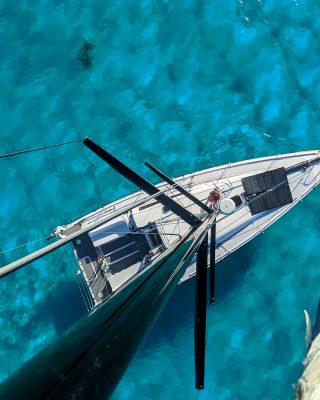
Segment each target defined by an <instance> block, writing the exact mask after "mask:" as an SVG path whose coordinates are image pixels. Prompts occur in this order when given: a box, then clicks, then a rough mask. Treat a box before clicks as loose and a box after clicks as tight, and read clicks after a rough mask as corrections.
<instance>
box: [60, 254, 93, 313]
mask: <svg viewBox="0 0 320 400" xmlns="http://www.w3.org/2000/svg"><path fill="white" fill-rule="evenodd" d="M63 250H64V255H65V258H66V260H67V263H68V264H69V263H70V260H69V257H68V256H69V254H68V252H67V251H66V248H65V247H64V249H63ZM71 265H72V267H73V269H75V268H74V267H75V266H74V263H71ZM72 275H73V276H74V279H75V281H76V283H77V285H78V288H79V290H80V293H81V297H82V300H83V302H84V304H85V307H86V309H87V312H89V307H88V305H87V302H86V300H85V298H84V295H83V293H82V290H81V288H80V284H79V282H78V280H77V276H76V271H75V272H74V273H73V274H72Z"/></svg>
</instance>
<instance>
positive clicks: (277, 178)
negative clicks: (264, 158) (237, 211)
mask: <svg viewBox="0 0 320 400" xmlns="http://www.w3.org/2000/svg"><path fill="white" fill-rule="evenodd" d="M242 185H243V187H244V190H245V196H246V197H247V198H248V197H250V199H253V198H254V197H255V196H257V199H256V200H253V201H251V202H250V203H249V208H250V211H251V213H252V214H253V215H254V214H258V213H260V212H262V211H266V210H271V209H273V208H277V207H281V206H284V205H286V204H290V203H292V202H293V199H292V194H291V191H290V187H289V183H288V178H287V173H286V170H285V169H284V168H277V169H274V170H271V171H267V172H263V173H261V174H257V175H253V176H248V177H246V178H243V179H242ZM277 185H279V187H276V188H275V189H273V188H274V187H275V186H277ZM270 189H273V190H270ZM268 190H270V191H269V192H267V191H268ZM265 192H267V193H265ZM262 193H265V194H264V195H263V196H258V195H261V194H262Z"/></svg>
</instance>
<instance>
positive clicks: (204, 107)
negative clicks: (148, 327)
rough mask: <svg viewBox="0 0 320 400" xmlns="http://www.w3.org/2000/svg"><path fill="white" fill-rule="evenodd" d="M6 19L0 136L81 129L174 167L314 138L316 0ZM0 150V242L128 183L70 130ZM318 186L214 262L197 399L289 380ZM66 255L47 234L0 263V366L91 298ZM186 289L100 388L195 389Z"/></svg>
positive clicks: (39, 233) (25, 11)
mask: <svg viewBox="0 0 320 400" xmlns="http://www.w3.org/2000/svg"><path fill="white" fill-rule="evenodd" d="M0 32H1V35H0V41H1V45H0V56H1V64H0V79H1V90H0V104H1V113H0V126H1V128H0V129H1V153H4V152H7V151H14V150H20V149H25V148H31V147H37V146H42V145H46V144H51V143H59V142H62V141H67V140H73V139H77V138H82V137H84V136H86V135H88V136H90V137H92V138H93V139H94V140H96V141H97V142H98V143H101V144H105V145H108V146H110V147H112V148H114V149H117V150H119V151H122V152H124V153H127V154H129V155H131V156H132V157H134V158H137V159H140V160H149V161H151V162H153V163H154V164H155V165H157V166H158V167H159V168H160V169H162V170H163V171H165V172H167V173H168V174H169V175H171V176H177V175H180V174H184V173H189V172H191V171H194V170H198V169H201V168H206V167H210V166H213V165H219V164H222V163H225V162H229V161H237V160H243V159H246V158H251V157H260V156H264V155H271V154H274V153H285V152H292V151H299V150H305V149H314V148H319V145H320V141H319V118H320V112H319V106H320V80H319V79H320V41H319V36H320V3H319V2H318V1H316V0H314V1H312V0H309V1H308V0H292V1H289V0H279V1H272V0H257V1H254V0H252V1H246V0H239V1H234V0H232V1H231V0H226V1H222V2H221V1H201V0H198V1H189V0H184V1H180V0H178V1H174V2H169V1H156V0H153V1H151V0H150V1H147V0H145V1H141V2H139V1H134V0H132V1H129V0H123V1H108V2H104V1H100V0H99V1H98V0H95V1H91V2H87V1H81V0H79V1H73V2H63V1H59V0H55V1H45V0H42V1H41V0H38V1H36V0H34V1H31V0H29V1H27V0H21V1H19V2H16V1H12V0H8V1H6V0H2V1H1V2H0ZM84 40H88V41H90V42H91V43H93V44H94V49H93V51H92V56H93V62H92V66H91V67H90V68H84V67H83V65H81V64H80V63H79V60H78V54H79V49H80V47H81V46H82V44H83V42H84ZM122 159H123V158H122ZM123 160H124V159H123ZM127 162H128V164H129V165H130V166H131V167H134V168H135V169H136V170H137V171H139V172H140V173H142V174H144V175H145V176H146V177H147V178H149V179H151V180H153V181H154V182H156V180H155V179H154V177H153V176H152V175H151V173H150V172H149V171H148V170H146V169H145V168H144V167H143V166H142V165H141V164H139V163H135V162H134V161H133V160H131V159H129V160H127ZM0 163H1V164H0V165H1V166H0V168H1V176H0V194H1V203H0V214H1V240H0V246H1V251H3V250H5V249H9V248H13V247H15V246H18V245H20V244H21V243H26V242H29V241H32V240H38V239H41V238H43V237H44V236H46V235H47V234H48V233H50V232H51V231H52V230H53V228H54V227H55V226H57V225H60V224H63V223H67V222H70V221H72V220H73V219H75V218H77V217H78V216H80V215H83V214H85V213H87V212H89V211H90V210H92V209H95V208H97V207H98V206H100V205H102V204H104V203H108V202H110V201H112V200H114V199H116V198H119V197H121V196H123V195H126V194H128V193H130V192H131V191H133V190H134V187H133V186H132V185H131V184H129V183H128V182H126V181H125V180H124V179H122V178H119V177H118V176H117V175H116V174H115V173H114V172H112V171H111V170H110V169H108V168H107V167H106V166H105V165H104V164H103V163H102V162H100V161H99V160H98V159H96V158H95V157H94V156H93V155H92V154H90V153H89V152H88V150H87V149H85V148H83V146H82V145H81V144H75V145H70V146H65V147H60V148H56V149H52V150H46V151H43V152H40V153H31V154H26V155H22V156H17V157H15V158H7V159H2V160H0ZM319 199H320V192H319V190H315V191H314V192H313V193H312V194H311V195H309V197H308V198H307V199H306V200H304V201H303V202H302V203H300V204H299V205H298V206H297V207H296V208H295V209H294V210H293V211H291V212H290V213H289V214H288V215H286V216H285V217H284V218H283V219H282V220H280V221H279V222H277V223H276V225H274V226H273V227H272V228H270V229H269V230H267V231H266V232H265V234H264V235H260V236H259V237H258V238H256V239H255V240H254V241H253V242H251V243H250V244H248V245H247V246H246V247H244V248H243V249H241V250H239V251H238V252H237V253H236V254H234V255H232V256H230V257H229V258H227V259H226V260H225V261H223V262H221V263H220V264H219V265H218V270H217V289H216V292H217V293H216V297H217V303H216V305H215V306H214V308H211V309H210V310H209V314H208V335H207V363H206V388H205V390H204V391H203V392H201V393H200V395H199V397H198V398H199V399H200V400H205V399H211V398H214V399H216V400H227V399H228V400H229V399H236V400H242V399H246V400H256V399H261V400H262V399H291V398H292V397H293V388H292V384H293V383H294V382H295V381H296V380H297V379H298V377H299V375H300V374H301V372H302V364H301V361H302V358H303V356H304V346H305V345H304V329H305V328H304V316H303V309H304V308H307V309H308V310H309V311H310V312H311V314H312V315H314V313H315V309H316V303H317V301H318V297H319V285H320V273H319V258H320V247H319V244H320V239H319V229H320V222H319V215H318V206H319ZM42 244H45V242H41V241H39V242H37V243H34V244H29V245H28V246H27V247H26V248H19V249H18V250H16V251H13V252H9V253H2V254H0V263H1V264H3V263H5V262H9V261H11V260H13V259H15V258H17V257H19V256H21V255H23V254H25V253H26V252H27V251H32V250H35V249H36V248H38V247H39V245H42ZM70 255H71V253H70V249H69V250H59V251H57V252H56V253H55V254H54V255H50V256H48V257H47V258H45V259H42V260H39V261H37V262H36V263H34V264H33V265H32V266H28V267H27V268H25V269H24V270H20V271H18V272H17V273H16V274H14V275H11V276H9V277H7V278H6V279H4V280H2V281H1V301H0V331H1V341H0V379H1V380H3V379H5V378H6V377H7V376H8V375H10V373H12V372H13V371H14V370H16V369H17V368H19V366H21V365H22V364H23V363H24V362H25V361H26V360H27V359H29V358H30V357H31V356H32V355H34V354H35V353H37V352H38V351H40V350H41V349H42V348H44V347H45V346H46V344H48V343H50V342H51V341H53V340H54V339H55V338H56V337H58V336H59V335H60V334H61V333H62V332H63V331H65V330H66V329H67V328H68V327H69V326H71V325H72V323H73V322H75V321H76V320H77V319H78V318H80V316H81V315H84V313H85V312H86V309H85V306H84V303H83V300H82V298H81V295H80V292H79V289H78V287H77V285H76V282H75V279H74V268H75V263H74V262H73V261H72V257H70ZM193 307H194V282H192V281H189V282H188V283H187V284H185V285H184V286H181V287H178V288H177V290H176V291H175V293H174V295H173V296H172V298H171V300H170V301H169V303H168V305H167V307H166V308H165V310H164V311H163V313H162V315H161V317H160V319H159V320H158V322H157V323H156V325H155V326H154V328H153V330H152V331H151V333H150V335H149V336H148V338H147V340H146V341H145V343H144V345H143V346H142V348H141V349H140V350H139V351H138V353H137V355H136V357H135V359H134V360H133V362H132V363H131V365H130V367H129V368H128V370H127V372H126V373H125V375H124V376H123V379H122V381H121V383H120V384H119V387H118V389H117V390H116V392H115V393H114V395H113V397H112V400H133V399H139V400H143V399H157V400H158V399H159V400H167V399H182V400H191V399H194V398H195V397H196V395H197V393H196V391H195V390H194V369H193Z"/></svg>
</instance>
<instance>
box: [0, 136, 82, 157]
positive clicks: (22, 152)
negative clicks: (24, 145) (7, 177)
mask: <svg viewBox="0 0 320 400" xmlns="http://www.w3.org/2000/svg"><path fill="white" fill-rule="evenodd" d="M79 142H82V139H78V140H72V141H70V142H63V143H57V144H50V145H48V146H43V147H35V148H34V149H28V150H20V151H14V152H12V153H7V154H1V155H0V158H6V157H11V156H17V155H19V154H24V153H31V152H33V151H38V150H45V149H50V148H52V147H58V146H64V145H66V144H72V143H79Z"/></svg>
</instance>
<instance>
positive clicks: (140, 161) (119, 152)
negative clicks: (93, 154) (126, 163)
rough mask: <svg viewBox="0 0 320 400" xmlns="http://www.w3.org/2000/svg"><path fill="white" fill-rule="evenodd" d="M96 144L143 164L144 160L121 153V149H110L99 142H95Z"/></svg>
mask: <svg viewBox="0 0 320 400" xmlns="http://www.w3.org/2000/svg"><path fill="white" fill-rule="evenodd" d="M97 144H98V145H99V146H100V147H103V148H104V149H106V150H110V151H113V152H114V153H117V154H120V155H122V156H124V157H127V158H131V160H134V161H136V162H138V163H141V164H143V165H144V161H142V160H138V159H137V158H134V157H132V156H129V154H125V153H121V151H118V150H115V149H112V148H111V147H108V146H104V145H102V144H99V143H97Z"/></svg>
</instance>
